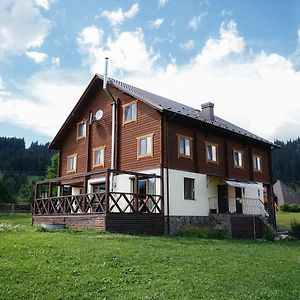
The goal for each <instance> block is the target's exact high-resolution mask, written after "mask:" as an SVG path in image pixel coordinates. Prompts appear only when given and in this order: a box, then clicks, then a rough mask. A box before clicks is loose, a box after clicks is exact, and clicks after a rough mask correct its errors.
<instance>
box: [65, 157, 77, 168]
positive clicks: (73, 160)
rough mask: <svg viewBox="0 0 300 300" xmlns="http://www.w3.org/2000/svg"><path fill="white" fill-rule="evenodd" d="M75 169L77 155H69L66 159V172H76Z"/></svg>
mask: <svg viewBox="0 0 300 300" xmlns="http://www.w3.org/2000/svg"><path fill="white" fill-rule="evenodd" d="M76 169H77V154H73V155H69V156H68V157H67V172H68V173H71V172H76Z"/></svg>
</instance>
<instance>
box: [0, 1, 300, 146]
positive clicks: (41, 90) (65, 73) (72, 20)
mask: <svg viewBox="0 0 300 300" xmlns="http://www.w3.org/2000/svg"><path fill="white" fill-rule="evenodd" d="M299 28H300V2H299V1H292V0H290V1H283V0H282V1H279V0H272V1H271V0H269V1H266V0H265V1H263V0H260V1H259V0H257V1H254V0H251V1H250V0H248V1H246V0H240V1H233V0H232V1H226V0H225V1H210V0H206V1H205V0H203V1H201V0H194V1H192V0H191V1H178V0H168V1H163V0H160V1H158V0H155V1H154V0H153V1H145V0H144V1H141V0H140V1H124V0H123V1H99V0H98V1H96V0H95V1H93V0H87V1H79V0H73V1H60V0H1V2H0V136H17V137H25V139H26V142H27V145H28V144H29V143H30V142H31V141H35V140H39V141H40V142H47V141H50V140H51V139H52V138H53V136H54V135H55V134H56V132H57V131H58V129H59V127H60V126H61V125H62V123H63V121H64V119H65V118H66V117H67V115H68V113H69V112H70V110H71V109H72V107H73V106H74V105H75V103H76V102H77V100H78V99H79V97H80V95H81V94H82V92H83V91H84V89H85V87H86V86H87V84H88V82H89V81H90V80H91V78H92V77H93V75H94V73H95V72H97V73H102V72H103V64H104V57H105V56H108V57H109V58H110V65H109V75H110V76H112V77H116V78H118V79H121V80H123V81H125V82H128V83H131V84H134V85H136V86H139V87H141V88H144V89H146V90H149V91H152V92H156V93H158V94H160V95H163V96H166V97H169V98H171V99H174V100H177V101H180V102H184V103H186V104H188V105H191V106H193V107H196V108H200V106H201V103H204V102H206V101H212V102H214V103H215V110H216V114H217V115H219V116H220V117H223V118H226V119H227V120H229V121H232V122H234V123H236V124H237V125H240V126H242V127H244V128H245V129H248V130H250V131H253V132H254V133H256V134H259V135H261V136H263V137H265V138H268V139H271V140H273V139H276V138H278V139H284V140H286V139H290V138H296V137H298V136H299V132H300V118H299V117H298V116H299V113H300V99H299V98H300V94H299V86H300V73H299V72H300V30H299Z"/></svg>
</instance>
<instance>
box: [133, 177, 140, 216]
mask: <svg viewBox="0 0 300 300" xmlns="http://www.w3.org/2000/svg"><path fill="white" fill-rule="evenodd" d="M138 180H139V178H138V176H137V175H135V176H134V186H133V193H134V202H133V207H134V212H136V213H137V212H138V211H139V195H138Z"/></svg>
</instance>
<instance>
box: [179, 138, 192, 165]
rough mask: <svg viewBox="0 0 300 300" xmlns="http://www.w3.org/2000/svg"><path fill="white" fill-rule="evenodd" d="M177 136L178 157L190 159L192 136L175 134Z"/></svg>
mask: <svg viewBox="0 0 300 300" xmlns="http://www.w3.org/2000/svg"><path fill="white" fill-rule="evenodd" d="M177 138H178V157H185V158H190V159H192V143H193V138H192V137H188V136H183V135H179V134H177Z"/></svg>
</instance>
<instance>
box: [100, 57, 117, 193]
mask: <svg viewBox="0 0 300 300" xmlns="http://www.w3.org/2000/svg"><path fill="white" fill-rule="evenodd" d="M107 69H108V57H106V58H105V72H104V78H103V90H104V91H105V92H106V94H107V96H108V97H109V99H110V100H111V106H112V110H111V164H110V168H111V169H112V170H114V169H115V144H116V109H117V103H116V101H115V99H114V97H113V96H112V94H111V93H110V91H109V90H108V88H107V79H108V77H107ZM113 177H114V172H110V180H109V183H110V187H109V192H112V191H113Z"/></svg>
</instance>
